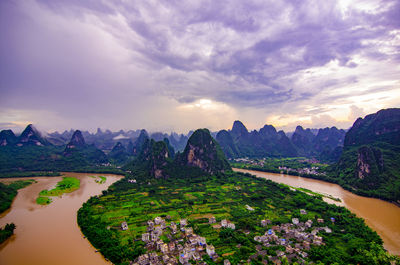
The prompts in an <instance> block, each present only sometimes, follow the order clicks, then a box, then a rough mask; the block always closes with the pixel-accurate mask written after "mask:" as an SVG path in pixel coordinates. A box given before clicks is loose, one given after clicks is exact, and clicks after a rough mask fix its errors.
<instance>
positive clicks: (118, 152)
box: [107, 142, 130, 164]
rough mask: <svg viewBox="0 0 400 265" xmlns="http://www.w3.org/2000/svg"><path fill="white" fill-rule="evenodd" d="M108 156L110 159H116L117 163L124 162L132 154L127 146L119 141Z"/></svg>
mask: <svg viewBox="0 0 400 265" xmlns="http://www.w3.org/2000/svg"><path fill="white" fill-rule="evenodd" d="M107 157H108V159H109V160H110V161H114V162H115V163H117V164H123V163H125V162H126V161H127V160H128V158H129V157H130V156H129V154H128V152H127V151H126V148H125V147H124V146H123V145H122V143H121V142H118V143H117V144H116V145H115V146H114V147H113V149H112V150H111V152H110V153H108V155H107Z"/></svg>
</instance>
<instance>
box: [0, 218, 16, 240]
mask: <svg viewBox="0 0 400 265" xmlns="http://www.w3.org/2000/svg"><path fill="white" fill-rule="evenodd" d="M14 229H15V224H13V223H11V224H6V226H5V227H4V228H0V244H1V243H3V242H4V241H6V240H7V238H9V237H10V236H12V235H13V234H14Z"/></svg>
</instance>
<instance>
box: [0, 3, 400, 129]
mask: <svg viewBox="0 0 400 265" xmlns="http://www.w3.org/2000/svg"><path fill="white" fill-rule="evenodd" d="M189 2H190V3H189ZM399 28H400V2H399V1H396V0H392V1H390V0H388V1H372V0H371V1H370V0H365V1H364V0H357V1H349V0H341V1H266V0H263V1H240V0H239V1H185V2H182V1H98V0H90V1H84V0H65V1H57V0H51V1H44V0H43V1H39V0H37V1H34V0H26V1H22V0H21V1H18V0H15V1H13V0H2V1H0V34H1V38H0V58H1V59H0V92H1V97H0V123H1V124H0V129H6V128H11V129H14V130H20V129H21V127H25V126H26V125H27V124H28V123H34V124H35V125H37V126H38V127H39V128H40V129H42V130H47V131H54V130H64V129H70V128H79V129H88V130H92V131H93V130H94V129H95V128H97V127H102V128H109V129H113V130H119V129H137V128H146V129H148V130H151V131H157V130H159V131H177V132H187V131H188V130H190V129H194V128H199V127H207V128H210V129H211V130H218V129H224V128H229V127H230V126H231V125H232V122H233V121H234V120H237V119H239V120H242V121H243V122H244V123H245V124H246V125H247V127H248V128H249V129H255V128H260V127H262V126H263V125H264V124H265V123H267V124H272V125H274V126H276V127H277V128H279V129H284V130H285V131H290V130H293V128H294V127H295V126H296V125H298V124H300V125H303V126H304V127H313V128H319V127H326V126H337V127H338V128H348V127H349V126H351V124H352V123H353V122H354V120H355V119H356V118H357V117H359V116H364V115H365V114H368V113H373V112H376V111H377V110H379V109H382V108H389V107H399V102H400V63H399V62H400V30H399Z"/></svg>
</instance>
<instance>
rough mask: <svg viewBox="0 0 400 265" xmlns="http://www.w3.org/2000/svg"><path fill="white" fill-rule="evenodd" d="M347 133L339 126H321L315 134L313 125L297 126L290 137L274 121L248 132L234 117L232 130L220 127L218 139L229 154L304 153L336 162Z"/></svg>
mask: <svg viewBox="0 0 400 265" xmlns="http://www.w3.org/2000/svg"><path fill="white" fill-rule="evenodd" d="M344 136H345V131H344V130H339V129H337V128H336V127H331V128H321V129H319V130H317V131H316V134H315V132H314V131H313V130H311V129H303V127H301V126H297V128H296V131H295V132H294V133H293V134H292V135H291V138H289V137H288V136H287V135H286V134H285V133H284V132H283V131H277V130H276V129H275V127H274V126H272V125H265V126H264V127H263V128H261V129H260V130H258V131H257V130H253V131H251V132H249V131H248V130H247V128H246V126H245V125H244V124H243V123H242V122H240V121H235V122H234V123H233V126H232V129H231V130H229V131H227V130H221V131H219V132H218V134H217V136H216V139H217V141H218V142H219V144H220V145H221V147H222V150H223V151H224V153H225V155H226V156H227V157H229V158H238V157H252V158H263V157H295V156H304V157H309V158H317V159H319V160H322V161H325V162H336V161H337V160H338V159H339V156H340V154H341V149H342V146H343V140H344Z"/></svg>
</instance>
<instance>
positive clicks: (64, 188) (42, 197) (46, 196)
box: [36, 177, 80, 205]
mask: <svg viewBox="0 0 400 265" xmlns="http://www.w3.org/2000/svg"><path fill="white" fill-rule="evenodd" d="M79 187H80V180H79V179H77V178H73V177H63V179H62V180H61V181H59V182H58V183H57V185H56V187H55V188H54V189H51V190H42V191H41V192H40V193H39V197H38V198H37V199H36V202H37V203H38V204H42V205H43V204H50V203H51V201H52V200H51V198H50V197H54V196H61V195H62V194H64V193H70V192H73V191H75V190H77V189H79Z"/></svg>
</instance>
